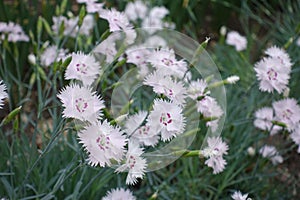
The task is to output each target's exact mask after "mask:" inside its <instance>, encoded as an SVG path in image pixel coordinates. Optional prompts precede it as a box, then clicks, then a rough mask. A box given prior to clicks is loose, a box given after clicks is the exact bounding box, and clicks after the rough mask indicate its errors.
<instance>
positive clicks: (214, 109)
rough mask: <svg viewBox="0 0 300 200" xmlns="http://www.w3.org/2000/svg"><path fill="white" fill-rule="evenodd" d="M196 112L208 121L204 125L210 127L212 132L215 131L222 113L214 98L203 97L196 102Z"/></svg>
mask: <svg viewBox="0 0 300 200" xmlns="http://www.w3.org/2000/svg"><path fill="white" fill-rule="evenodd" d="M197 110H198V112H200V113H202V114H203V116H204V117H205V118H208V119H209V120H208V122H207V123H206V125H207V126H210V127H211V128H212V131H213V132H214V131H216V130H217V128H218V121H219V118H220V117H221V116H222V115H223V114H224V113H223V110H222V108H221V107H220V106H219V104H218V103H217V101H216V100H215V98H213V97H210V96H205V97H203V98H202V99H201V100H199V101H197Z"/></svg>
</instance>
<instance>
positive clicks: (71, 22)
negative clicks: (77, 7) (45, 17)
mask: <svg viewBox="0 0 300 200" xmlns="http://www.w3.org/2000/svg"><path fill="white" fill-rule="evenodd" d="M52 20H53V25H52V27H51V28H52V30H53V32H54V33H55V34H57V35H58V34H59V31H60V27H61V26H62V24H63V25H64V26H63V27H64V29H63V30H64V32H63V35H65V36H70V37H75V36H76V34H77V32H78V17H75V18H71V19H67V18H66V17H65V16H58V17H52Z"/></svg>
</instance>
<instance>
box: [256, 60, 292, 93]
mask: <svg viewBox="0 0 300 200" xmlns="http://www.w3.org/2000/svg"><path fill="white" fill-rule="evenodd" d="M254 70H255V72H256V76H257V79H258V80H259V81H260V83H259V89H260V90H261V91H264V92H265V91H267V92H273V91H274V89H275V90H276V91H277V92H278V93H279V94H280V93H282V92H283V91H284V89H286V88H287V87H288V86H287V85H288V82H289V79H290V71H291V70H290V68H286V67H284V66H283V65H282V64H281V60H280V59H279V58H276V57H268V58H264V59H262V60H261V61H259V62H258V63H256V64H255V67H254Z"/></svg>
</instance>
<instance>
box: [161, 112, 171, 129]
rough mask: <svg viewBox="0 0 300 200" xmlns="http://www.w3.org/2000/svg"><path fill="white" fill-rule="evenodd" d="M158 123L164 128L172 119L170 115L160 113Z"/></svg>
mask: <svg viewBox="0 0 300 200" xmlns="http://www.w3.org/2000/svg"><path fill="white" fill-rule="evenodd" d="M159 122H160V123H162V124H163V125H165V126H167V125H168V124H170V123H172V118H171V115H170V113H162V114H161V116H160V118H159Z"/></svg>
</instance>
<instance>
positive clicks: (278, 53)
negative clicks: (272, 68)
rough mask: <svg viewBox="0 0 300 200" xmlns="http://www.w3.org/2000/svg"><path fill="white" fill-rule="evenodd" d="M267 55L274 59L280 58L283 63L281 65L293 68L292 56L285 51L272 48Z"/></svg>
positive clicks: (266, 52) (267, 51)
mask: <svg viewBox="0 0 300 200" xmlns="http://www.w3.org/2000/svg"><path fill="white" fill-rule="evenodd" d="M265 54H267V55H268V56H270V57H272V58H278V59H279V60H280V62H281V63H280V64H282V65H283V66H284V67H286V68H288V69H289V68H291V66H292V63H291V59H290V56H289V55H288V54H287V53H286V51H285V50H284V49H281V48H278V47H276V46H272V47H270V48H268V49H267V50H266V51H265Z"/></svg>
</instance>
